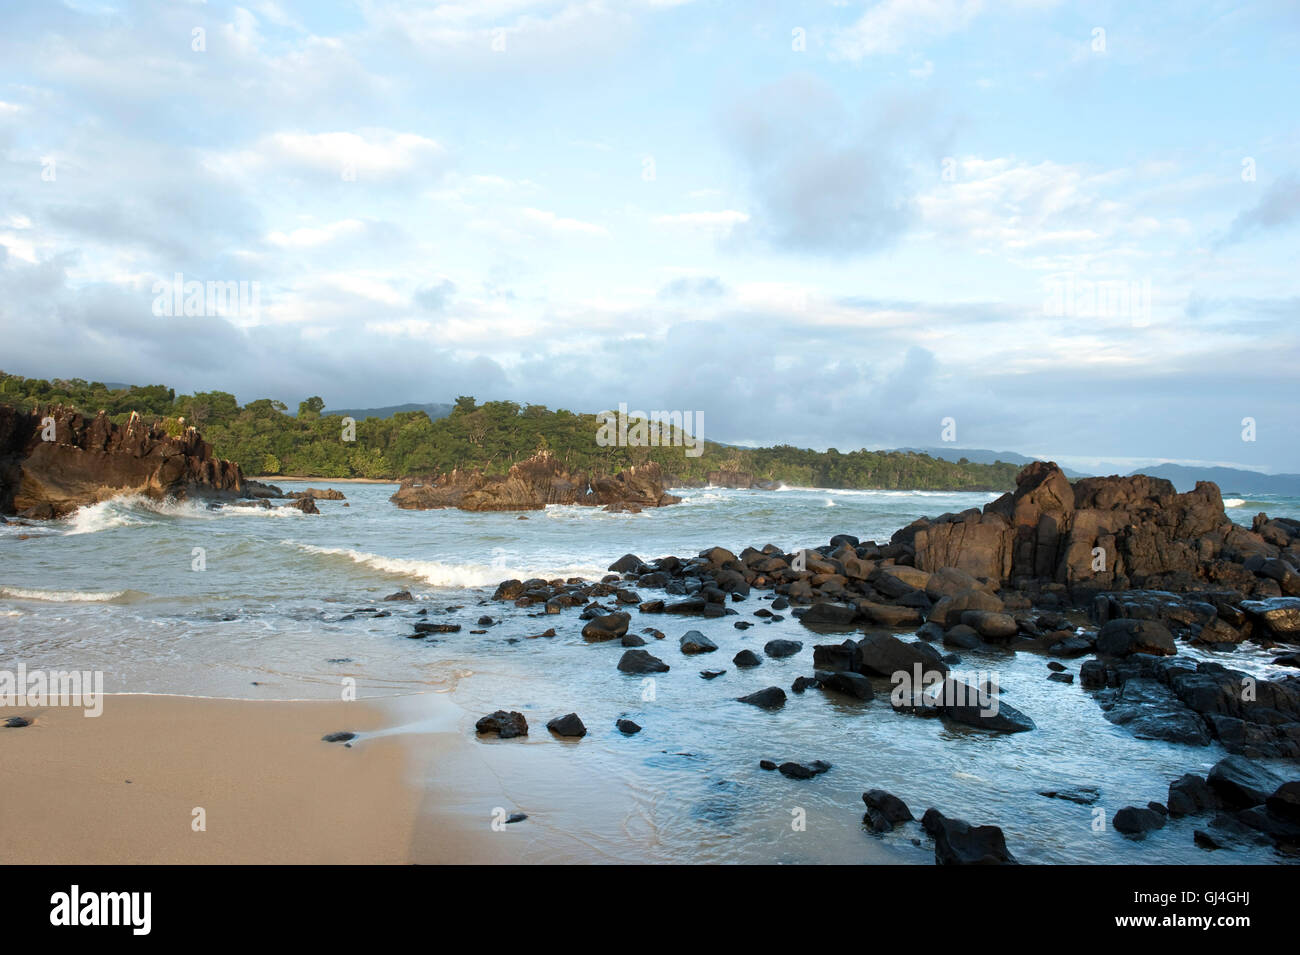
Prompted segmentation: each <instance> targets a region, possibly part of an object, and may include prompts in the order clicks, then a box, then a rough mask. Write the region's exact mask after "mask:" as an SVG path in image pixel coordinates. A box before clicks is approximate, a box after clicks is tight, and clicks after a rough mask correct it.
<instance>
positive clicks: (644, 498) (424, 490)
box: [391, 451, 681, 511]
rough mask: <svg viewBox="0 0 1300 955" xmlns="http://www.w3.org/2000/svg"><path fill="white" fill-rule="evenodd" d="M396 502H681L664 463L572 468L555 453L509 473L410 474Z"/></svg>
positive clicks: (465, 505) (429, 505)
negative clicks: (608, 469)
mask: <svg viewBox="0 0 1300 955" xmlns="http://www.w3.org/2000/svg"><path fill="white" fill-rule="evenodd" d="M391 500H392V502H393V503H394V504H396V505H397V506H398V507H401V508H405V509H408V510H429V509H433V508H444V507H455V508H460V509H461V510H464V511H535V510H540V509H542V508H544V507H546V506H547V505H548V504H577V505H582V506H587V507H603V508H604V509H605V510H609V511H640V510H641V509H642V508H647V507H665V506H667V505H670V504H677V503H679V502H680V501H681V498H679V497H675V496H674V495H672V494H669V493H668V491H667V488H666V487H665V477H664V473H663V470H662V469H661V468H660V467H659V465H658V464H656V463H654V462H650V463H648V464H643V465H638V466H634V467H630V468H628V469H627V470H624V471H620V472H618V473H617V474H613V475H606V474H599V473H595V474H588V473H585V472H571V471H569V470H568V469H567V468H565V467H564V465H563V464H561V463H560V461H559V460H558V459H557V458H556V457H555V455H554V454H552V453H551V452H549V451H539V452H538V453H537V454H534V455H533V456H532V457H530V458H528V459H527V460H526V461H520V462H519V463H518V464H516V465H514V466H513V467H512V468H510V470H509V472H508V473H506V474H504V475H485V474H484V473H483V472H482V470H480V469H477V468H475V469H473V470H463V469H460V468H457V469H453V470H452V471H449V472H447V473H445V474H439V475H436V476H432V477H425V478H408V479H406V480H404V481H402V484H401V487H399V488H398V490H397V492H396V493H395V494H393V496H392V498H391Z"/></svg>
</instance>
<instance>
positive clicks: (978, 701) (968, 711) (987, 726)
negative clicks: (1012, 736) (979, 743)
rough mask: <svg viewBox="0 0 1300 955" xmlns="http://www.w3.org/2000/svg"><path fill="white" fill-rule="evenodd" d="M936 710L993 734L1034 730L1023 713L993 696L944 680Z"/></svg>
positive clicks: (1029, 720) (1034, 727)
mask: <svg viewBox="0 0 1300 955" xmlns="http://www.w3.org/2000/svg"><path fill="white" fill-rule="evenodd" d="M937 703H938V709H939V712H940V713H941V714H943V715H944V716H946V717H947V718H948V719H950V720H953V721H955V722H957V723H961V724H963V725H965V726H973V727H975V728H976V729H982V730H988V731H989V732H994V733H1024V732H1028V731H1029V730H1033V729H1037V728H1038V727H1037V726H1036V725H1035V724H1034V721H1033V720H1031V719H1030V718H1029V717H1028V716H1026V715H1025V714H1024V713H1021V712H1020V711H1019V710H1018V709H1016V708H1015V707H1014V706H1011V705H1010V704H1009V703H1004V702H1002V701H1001V700H1000V699H998V697H997V696H995V695H990V694H988V693H984V694H980V693H979V691H977V690H976V689H974V688H973V687H971V686H969V685H968V684H965V683H960V682H958V681H956V680H951V679H949V680H944V681H943V686H942V687H940V688H939V691H938V696H937Z"/></svg>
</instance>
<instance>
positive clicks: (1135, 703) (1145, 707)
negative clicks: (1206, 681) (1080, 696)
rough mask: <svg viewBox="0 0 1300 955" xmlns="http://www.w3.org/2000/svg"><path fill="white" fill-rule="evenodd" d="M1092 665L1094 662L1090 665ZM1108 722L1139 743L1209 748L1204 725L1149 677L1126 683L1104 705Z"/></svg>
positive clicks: (1084, 678)
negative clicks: (1121, 728)
mask: <svg viewBox="0 0 1300 955" xmlns="http://www.w3.org/2000/svg"><path fill="white" fill-rule="evenodd" d="M1089 662H1091V661H1089ZM1079 673H1080V679H1081V681H1082V682H1083V683H1084V685H1085V686H1087V685H1088V680H1089V679H1092V678H1093V677H1092V676H1089V675H1088V667H1087V665H1086V664H1085V665H1084V666H1083V667H1082V668H1081V669H1080V671H1079ZM1102 710H1103V714H1104V715H1105V717H1106V719H1108V720H1109V721H1110V722H1112V723H1114V724H1115V725H1116V726H1123V727H1124V728H1125V729H1127V730H1128V731H1129V732H1130V733H1132V734H1133V735H1134V736H1136V737H1137V738H1138V739H1158V740H1164V741H1165V742H1168V743H1183V744H1186V745H1189V746H1208V745H1210V733H1209V731H1208V730H1207V729H1206V725H1205V721H1204V720H1203V719H1201V717H1200V716H1198V715H1197V714H1196V713H1194V712H1193V711H1192V710H1189V709H1188V708H1187V707H1186V706H1185V705H1184V704H1183V702H1182V701H1181V700H1180V699H1179V698H1178V697H1177V695H1175V694H1174V692H1173V691H1172V690H1170V689H1169V687H1167V686H1165V685H1164V684H1163V683H1160V682H1158V681H1157V680H1155V679H1151V678H1148V677H1133V678H1130V679H1128V680H1126V681H1125V682H1124V684H1123V686H1122V687H1121V688H1120V690H1119V692H1118V694H1116V695H1115V697H1114V699H1113V700H1112V701H1110V702H1103V703H1102Z"/></svg>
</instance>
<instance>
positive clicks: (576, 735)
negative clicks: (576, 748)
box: [546, 713, 587, 739]
mask: <svg viewBox="0 0 1300 955" xmlns="http://www.w3.org/2000/svg"><path fill="white" fill-rule="evenodd" d="M546 728H547V729H548V730H550V731H551V732H552V733H554V734H555V735H556V736H563V737H565V738H566V739H581V738H582V737H584V736H586V735H587V727H585V726H583V725H582V720H580V719H578V714H577V713H566V714H565V715H564V716H557V717H555V719H553V720H551V721H550V722H548V723H547V724H546Z"/></svg>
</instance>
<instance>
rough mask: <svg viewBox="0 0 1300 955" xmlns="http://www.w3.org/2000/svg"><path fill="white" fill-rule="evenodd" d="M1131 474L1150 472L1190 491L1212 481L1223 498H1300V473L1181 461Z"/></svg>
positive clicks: (1180, 488)
mask: <svg viewBox="0 0 1300 955" xmlns="http://www.w3.org/2000/svg"><path fill="white" fill-rule="evenodd" d="M1133 473H1134V474H1149V475H1151V476H1152V477H1161V478H1165V479H1167V480H1169V481H1172V482H1173V484H1174V487H1175V488H1176V489H1177V490H1179V491H1190V490H1191V489H1192V488H1194V487H1196V482H1197V481H1213V482H1214V483H1215V484H1217V485H1219V490H1220V491H1222V492H1223V496H1224V497H1232V496H1233V495H1241V494H1283V495H1286V496H1288V497H1300V474H1260V473H1259V472H1258V471H1245V470H1243V469H1241V468H1202V467H1188V466H1187V465H1183V464H1157V465H1155V466H1153V467H1149V468H1138V469H1137V470H1136V471H1134V472H1133Z"/></svg>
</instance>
